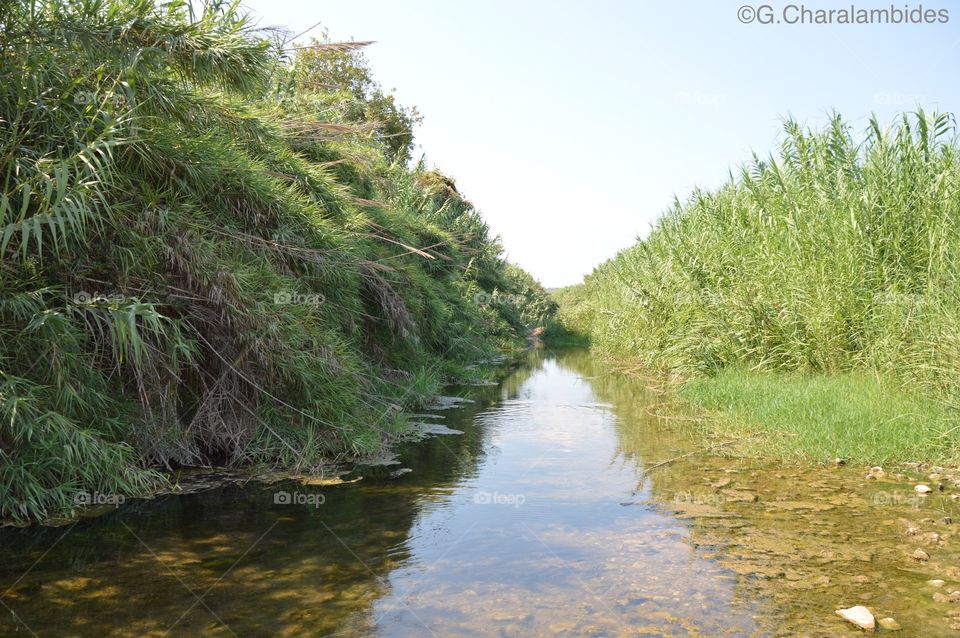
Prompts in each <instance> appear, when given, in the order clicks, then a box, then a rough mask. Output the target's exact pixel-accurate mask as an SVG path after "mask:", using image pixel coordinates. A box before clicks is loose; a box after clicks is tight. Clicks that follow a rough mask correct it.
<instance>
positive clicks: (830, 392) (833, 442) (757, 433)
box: [681, 369, 960, 465]
mask: <svg viewBox="0 0 960 638" xmlns="http://www.w3.org/2000/svg"><path fill="white" fill-rule="evenodd" d="M681 394H682V395H683V396H684V397H686V398H687V399H688V400H690V401H691V402H692V403H693V404H694V405H696V406H699V407H701V408H705V409H706V410H707V411H708V413H712V416H711V417H710V418H709V421H708V427H710V428H711V429H712V430H713V431H714V432H716V433H719V434H721V435H723V436H724V437H725V438H728V439H731V440H736V441H739V442H740V446H741V447H740V450H741V451H744V452H747V453H749V454H754V455H762V456H774V457H777V458H781V459H784V460H802V459H808V460H825V461H833V460H834V459H836V458H840V459H844V460H850V461H853V462H860V463H864V464H881V465H882V464H885V463H898V462H907V461H917V460H937V461H940V462H944V463H949V462H957V461H960V436H958V435H957V433H956V432H955V431H953V430H954V428H956V427H957V421H956V418H955V417H954V416H953V415H951V414H950V413H949V412H948V411H947V410H946V409H945V408H944V406H943V405H942V404H940V403H939V402H937V401H935V400H933V399H931V398H928V397H924V396H922V395H919V394H916V393H909V392H904V391H903V390H902V389H900V388H897V387H893V386H891V385H889V384H882V383H881V382H880V381H878V380H877V379H876V378H875V377H872V376H869V375H867V374H864V373H860V372H851V373H845V374H840V375H831V376H827V375H817V374H796V373H793V374H791V373H755V372H749V371H743V370H735V369H727V370H723V371H721V372H719V373H718V374H716V375H714V376H711V377H702V378H697V379H693V380H690V381H688V382H687V383H686V384H684V386H683V388H682V390H681Z"/></svg>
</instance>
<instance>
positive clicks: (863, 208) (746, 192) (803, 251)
mask: <svg viewBox="0 0 960 638" xmlns="http://www.w3.org/2000/svg"><path fill="white" fill-rule="evenodd" d="M958 160H960V147H958V144H957V139H956V133H955V129H954V125H953V119H952V117H950V116H947V115H928V114H924V113H917V114H912V115H906V116H904V117H903V118H902V119H900V120H899V121H897V122H895V123H894V124H893V125H891V126H887V127H884V126H882V125H881V124H880V123H879V122H877V121H872V122H871V123H870V125H869V126H868V127H867V129H866V130H865V131H863V132H862V133H861V132H859V131H857V132H854V131H852V130H851V128H850V127H849V126H848V125H846V124H845V123H844V122H843V121H842V120H841V119H840V118H839V117H836V118H834V119H833V121H832V123H831V125H830V126H828V127H827V128H825V129H824V130H818V131H811V130H805V129H803V128H802V127H801V126H799V125H797V124H796V123H793V122H787V123H786V125H785V129H784V136H783V142H782V145H781V148H780V151H779V153H778V154H777V155H776V156H771V157H769V158H767V159H761V158H757V157H754V158H753V159H752V160H751V161H750V162H748V163H747V164H745V165H744V166H743V168H742V169H741V170H740V171H739V173H738V174H737V175H735V176H733V177H731V179H730V181H729V182H728V183H727V184H725V185H724V186H722V187H721V188H719V189H717V190H716V191H713V192H703V191H698V192H695V193H694V194H693V195H692V196H691V197H690V198H689V199H687V200H686V201H684V202H677V203H675V205H674V206H673V207H672V208H671V209H670V210H668V211H667V212H666V213H665V214H664V216H663V217H662V218H661V219H660V220H659V222H658V223H657V225H656V227H655V228H654V230H653V231H652V232H651V234H650V235H649V237H647V238H646V239H644V240H642V241H639V242H638V243H637V244H636V245H635V246H633V247H631V248H628V249H626V250H624V251H623V252H621V253H620V254H618V255H617V256H616V257H615V258H613V259H611V260H610V261H608V262H606V263H604V264H602V265H601V266H599V267H598V268H597V269H596V270H595V271H594V272H593V273H592V274H591V275H589V276H588V277H587V278H586V279H585V283H584V284H583V285H581V286H576V287H572V288H568V289H563V290H561V291H559V292H558V293H556V294H555V297H556V299H557V300H558V301H559V302H560V304H561V310H560V316H561V319H562V321H563V323H564V325H565V326H566V327H567V329H568V330H569V331H571V332H575V333H581V334H585V335H588V336H589V339H590V341H591V343H592V344H593V347H594V348H595V349H596V350H597V351H598V352H600V353H602V354H603V355H605V356H608V357H610V358H612V359H619V360H629V361H631V362H632V363H637V364H639V365H641V366H644V367H646V368H649V369H652V370H660V371H668V372H672V373H676V374H679V375H680V376H682V377H686V378H694V379H696V378H706V379H708V380H707V381H695V382H693V383H692V384H691V385H690V386H689V389H688V392H689V394H690V396H691V397H692V398H694V399H696V400H698V401H699V402H702V403H703V404H704V405H706V406H708V407H720V408H724V409H727V410H729V414H733V415H736V418H742V419H743V420H744V423H751V424H753V426H754V427H756V428H759V429H761V430H765V431H768V432H778V433H782V434H784V435H789V437H792V439H793V440H792V441H791V442H787V441H786V440H785V441H783V442H781V443H782V445H781V443H778V444H776V445H773V446H772V447H771V449H770V451H771V452H775V453H781V452H782V453H783V454H785V455H787V456H794V455H807V456H810V457H814V458H820V457H822V456H826V455H830V456H843V455H845V454H849V455H850V456H856V457H857V458H859V459H861V460H864V461H868V462H869V461H881V460H884V459H894V458H907V457H909V456H911V455H913V454H918V455H922V456H924V457H926V458H943V457H950V456H951V455H954V454H955V452H956V449H957V442H958V441H960V430H956V429H952V428H951V425H950V420H951V419H954V420H955V417H954V416H953V415H955V414H956V408H957V407H958V403H960V383H958V382H957V379H960V263H958V255H960V217H958V215H960V213H958V211H960V161H958ZM730 370H751V371H752V374H742V373H739V372H730ZM794 374H799V375H804V376H790V375H794ZM784 375H787V376H784ZM869 379H878V380H879V381H878V383H880V385H879V386H877V385H874V384H873V382H871V381H869ZM884 397H889V400H884ZM956 424H957V423H956V421H955V422H954V423H953V425H956ZM831 447H835V448H836V449H833V450H832V451H831V450H830V449H829V448H831Z"/></svg>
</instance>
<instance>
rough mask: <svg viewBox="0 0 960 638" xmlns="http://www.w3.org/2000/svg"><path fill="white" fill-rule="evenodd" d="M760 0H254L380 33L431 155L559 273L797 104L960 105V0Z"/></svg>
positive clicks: (269, 9)
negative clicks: (807, 17)
mask: <svg viewBox="0 0 960 638" xmlns="http://www.w3.org/2000/svg"><path fill="white" fill-rule="evenodd" d="M742 4H743V2H742V0H736V1H733V2H726V1H718V0H704V1H698V2H694V1H686V2H682V1H675V2H669V1H662V2H642V1H639V0H635V1H629V0H621V1H616V0H599V1H598V0H595V1H592V2H588V1H586V0H582V1H558V0H544V1H540V0H536V1H522V0H511V1H505V0H484V1H480V0H472V1H467V0H457V1H450V0H447V1H441V0H320V1H316V0H314V1H310V0H246V2H245V5H246V6H247V7H248V8H250V9H252V10H253V12H254V13H255V14H256V15H258V16H260V20H259V24H260V25H261V26H270V25H274V26H286V27H288V28H289V29H290V30H291V31H293V32H300V31H302V30H304V29H307V28H308V27H310V26H311V25H313V24H314V23H316V22H318V21H323V23H324V26H325V27H326V28H327V29H328V30H329V32H330V35H331V37H333V38H335V39H350V38H354V39H357V40H376V41H377V43H376V44H375V45H373V46H371V47H369V48H367V56H368V57H369V59H370V61H371V64H372V66H373V69H374V72H375V75H376V77H377V79H378V80H379V81H380V82H381V83H382V84H383V85H384V86H385V87H386V88H393V87H395V88H396V93H397V96H398V99H399V100H400V102H401V103H404V104H408V105H416V106H417V107H418V108H419V109H420V112H421V113H422V114H423V115H424V117H425V121H424V123H423V125H422V126H421V127H420V129H419V130H418V132H417V141H418V143H419V145H420V146H421V149H419V152H424V153H426V155H427V160H428V163H429V164H430V165H432V166H436V167H438V168H440V169H441V170H443V171H444V172H445V173H447V174H449V175H452V176H453V177H454V178H455V179H456V180H457V184H458V186H459V187H460V189H461V191H462V192H463V193H464V194H465V195H466V196H467V197H468V198H470V199H471V200H472V201H473V202H474V204H476V205H477V207H478V208H480V209H481V210H482V211H483V214H484V217H485V218H486V219H487V221H488V222H489V223H490V225H491V227H492V228H493V230H494V232H496V233H497V234H499V235H500V236H501V238H502V240H503V244H504V246H505V248H506V250H507V253H508V257H509V258H510V259H511V260H512V261H514V262H516V263H518V264H519V265H520V266H522V267H524V268H526V269H527V270H528V271H530V272H531V273H532V274H533V275H534V276H536V277H537V278H539V279H540V280H541V281H542V282H543V283H544V284H545V285H547V286H558V285H565V284H571V283H576V282H578V281H580V279H581V278H582V277H583V275H584V274H587V273H589V272H590V271H591V270H592V269H593V267H594V266H596V265H598V264H599V263H600V262H602V261H604V260H606V259H608V258H610V257H612V256H613V255H614V254H615V253H616V252H617V251H618V250H620V249H622V248H625V247H627V246H629V245H631V244H632V243H633V242H634V241H635V240H636V238H637V237H638V236H642V235H644V234H646V233H647V232H648V231H649V229H650V225H651V224H652V223H653V222H654V221H655V220H656V218H657V217H658V216H659V215H660V214H661V213H662V212H663V211H664V210H665V209H666V208H667V207H668V206H669V205H670V203H671V201H672V200H673V197H674V196H675V195H676V196H679V197H680V198H681V199H683V198H685V197H686V196H687V195H688V194H689V193H690V191H691V189H692V188H693V187H694V186H698V185H699V186H702V187H707V188H712V187H715V186H717V185H719V184H720V183H722V182H723V181H724V180H725V179H726V176H727V174H728V171H729V170H730V169H731V168H735V167H737V166H738V165H739V164H740V163H742V162H743V161H744V160H746V159H747V158H748V156H749V153H750V152H751V151H756V152H758V153H759V154H761V155H766V154H767V153H769V152H770V151H771V150H774V149H775V145H776V143H777V140H778V135H779V130H780V124H779V123H780V121H781V119H782V118H783V117H784V116H786V115H792V116H794V117H795V118H796V119H798V120H800V121H801V122H805V123H807V124H810V125H817V124H820V123H822V122H823V121H824V120H825V117H826V114H827V113H828V112H829V111H830V110H831V109H836V110H837V111H839V112H840V113H842V114H843V115H844V116H845V117H846V118H848V119H849V120H850V121H852V122H853V123H854V124H855V125H856V126H857V127H858V128H859V129H862V128H863V127H865V124H866V118H867V116H868V115H869V114H870V113H871V112H876V113H877V114H878V115H879V116H881V118H882V119H884V120H889V119H890V118H891V117H892V116H893V115H894V114H895V113H897V112H899V111H903V110H912V109H914V108H915V106H916V104H917V103H920V104H922V105H923V106H924V107H925V108H928V109H939V110H945V111H954V110H956V109H957V108H958V106H957V105H958V103H960V102H958V98H960V89H958V86H960V83H958V82H957V70H958V65H957V60H958V59H960V3H956V2H949V1H948V0H942V1H940V2H933V3H930V2H924V3H923V6H924V7H925V8H934V9H938V8H946V9H948V10H950V12H951V14H952V15H950V21H949V23H947V24H945V25H943V24H937V25H891V26H881V25H850V26H842V25H834V26H823V25H783V24H781V25H770V26H763V25H758V24H750V25H744V24H741V23H740V22H739V21H738V18H737V10H738V8H739V7H740V6H741V5H742ZM759 4H761V3H754V5H755V6H756V5H759ZM788 4H790V3H789V2H784V3H770V6H772V7H773V8H774V10H775V11H780V10H782V8H783V7H785V6H786V5H788ZM797 4H800V3H799V2H798V3H797ZM903 5H904V3H903V2H897V3H896V6H903ZM807 6H810V7H819V8H828V7H837V8H839V7H849V6H850V2H849V0H841V1H835V2H832V3H831V2H819V3H814V2H809V3H807ZM856 6H857V7H863V8H869V7H889V6H890V2H889V1H887V2H858V3H857V5H856ZM911 6H914V7H915V6H918V3H913V4H912V5H911Z"/></svg>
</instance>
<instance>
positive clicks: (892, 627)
mask: <svg viewBox="0 0 960 638" xmlns="http://www.w3.org/2000/svg"><path fill="white" fill-rule="evenodd" d="M877 623H878V624H879V625H880V626H881V627H883V628H884V629H886V630H887V631H900V630H901V629H903V627H901V626H900V623H898V622H897V621H896V620H894V619H893V618H881V619H880V620H878V621H877Z"/></svg>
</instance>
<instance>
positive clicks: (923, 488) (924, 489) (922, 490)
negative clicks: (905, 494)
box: [913, 483, 933, 494]
mask: <svg viewBox="0 0 960 638" xmlns="http://www.w3.org/2000/svg"><path fill="white" fill-rule="evenodd" d="M913 491H915V492H916V493H917V494H929V493H930V492H932V491H933V490H932V489H930V486H929V485H924V484H922V483H921V484H920V485H918V486H916V487H915V488H913Z"/></svg>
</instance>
